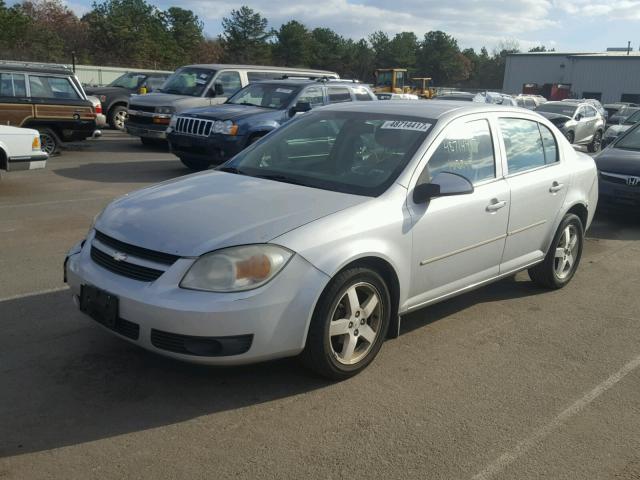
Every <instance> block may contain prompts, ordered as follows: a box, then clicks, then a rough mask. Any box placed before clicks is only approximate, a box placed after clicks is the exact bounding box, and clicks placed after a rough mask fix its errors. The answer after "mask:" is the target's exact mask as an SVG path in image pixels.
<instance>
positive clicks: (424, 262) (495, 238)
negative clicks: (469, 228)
mask: <svg viewBox="0 0 640 480" xmlns="http://www.w3.org/2000/svg"><path fill="white" fill-rule="evenodd" d="M506 237H507V234H506V233H505V234H504V235H499V236H497V237H494V238H490V239H489V240H484V241H482V242H479V243H475V244H473V245H469V246H468V247H463V248H460V249H458V250H454V251H453V252H448V253H445V254H443V255H438V256H437V257H433V258H429V259H427V260H422V261H421V262H420V266H424V265H427V264H429V263H433V262H437V261H438V260H442V259H443V258H447V257H451V256H453V255H457V254H458V253H463V252H466V251H467V250H471V249H474V248H478V247H482V246H483V245H487V244H489V243H492V242H497V241H498V240H502V239H503V238H506Z"/></svg>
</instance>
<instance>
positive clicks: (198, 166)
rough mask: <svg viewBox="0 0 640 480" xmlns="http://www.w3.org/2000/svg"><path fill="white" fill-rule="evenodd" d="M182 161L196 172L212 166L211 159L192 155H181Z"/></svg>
mask: <svg viewBox="0 0 640 480" xmlns="http://www.w3.org/2000/svg"><path fill="white" fill-rule="evenodd" d="M179 158H180V161H181V162H182V163H183V164H184V166H185V167H187V168H188V169H190V170H193V171H194V172H201V171H203V170H207V169H208V168H209V167H211V162H210V161H209V160H203V159H200V158H192V157H179Z"/></svg>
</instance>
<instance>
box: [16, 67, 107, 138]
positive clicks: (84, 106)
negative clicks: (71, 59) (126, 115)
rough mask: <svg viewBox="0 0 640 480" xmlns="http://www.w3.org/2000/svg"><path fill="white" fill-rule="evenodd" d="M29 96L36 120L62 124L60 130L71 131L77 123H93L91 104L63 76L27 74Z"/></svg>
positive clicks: (93, 112) (93, 116)
mask: <svg viewBox="0 0 640 480" xmlns="http://www.w3.org/2000/svg"><path fill="white" fill-rule="evenodd" d="M28 80H29V95H30V98H31V102H32V103H33V105H34V110H35V117H36V119H38V120H45V121H47V122H49V121H55V122H63V123H62V124H60V125H59V126H60V127H61V128H62V129H71V130H73V127H74V123H75V122H77V121H79V120H85V121H92V122H95V119H96V116H95V111H94V109H93V104H92V103H91V102H90V101H88V100H84V99H83V98H82V95H81V93H80V92H79V91H78V90H77V89H76V87H75V85H74V84H73V82H71V80H70V79H69V78H68V77H66V76H56V75H46V74H29V75H28Z"/></svg>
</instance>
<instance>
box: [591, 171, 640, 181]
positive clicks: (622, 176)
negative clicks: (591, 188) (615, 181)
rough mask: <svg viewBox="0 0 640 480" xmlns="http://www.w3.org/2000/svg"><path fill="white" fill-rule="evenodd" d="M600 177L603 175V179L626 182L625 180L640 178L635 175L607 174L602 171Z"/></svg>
mask: <svg viewBox="0 0 640 480" xmlns="http://www.w3.org/2000/svg"><path fill="white" fill-rule="evenodd" d="M600 175H604V176H605V177H613V178H620V179H622V180H626V179H627V178H640V177H638V176H636V175H621V174H619V173H609V172H603V171H600Z"/></svg>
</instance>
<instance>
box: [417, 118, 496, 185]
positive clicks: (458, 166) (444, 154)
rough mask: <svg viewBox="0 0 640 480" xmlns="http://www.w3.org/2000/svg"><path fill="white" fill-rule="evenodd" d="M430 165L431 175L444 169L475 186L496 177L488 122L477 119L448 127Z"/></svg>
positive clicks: (430, 160)
mask: <svg viewBox="0 0 640 480" xmlns="http://www.w3.org/2000/svg"><path fill="white" fill-rule="evenodd" d="M427 168H428V173H429V175H430V178H433V177H434V176H435V175H436V174H438V173H442V172H448V173H456V174H458V175H462V176H463V177H465V178H466V179H467V180H469V181H470V182H471V183H473V184H474V185H475V184H477V183H480V182H482V181H485V180H489V179H492V178H495V177H496V162H495V156H494V153H493V140H492V139H491V130H490V129H489V122H488V121H487V120H474V121H472V122H467V123H461V124H458V125H455V126H454V127H452V128H450V129H449V130H447V132H446V135H445V138H444V140H442V142H440V145H439V146H438V148H437V150H436V151H435V153H434V154H433V155H432V156H431V158H430V159H429V163H428V164H427Z"/></svg>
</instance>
